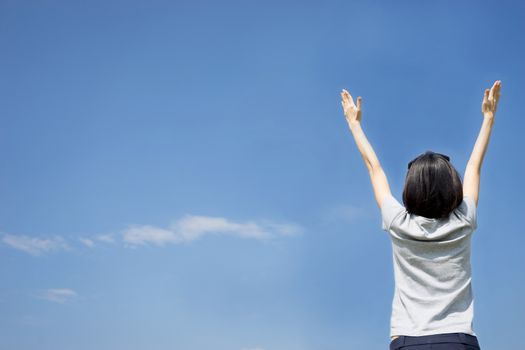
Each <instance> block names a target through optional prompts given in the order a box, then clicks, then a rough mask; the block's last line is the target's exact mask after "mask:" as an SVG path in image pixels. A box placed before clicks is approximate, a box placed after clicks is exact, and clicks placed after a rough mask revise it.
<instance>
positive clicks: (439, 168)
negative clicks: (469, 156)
mask: <svg viewBox="0 0 525 350" xmlns="http://www.w3.org/2000/svg"><path fill="white" fill-rule="evenodd" d="M462 200H463V185H462V183H461V178H460V176H459V174H458V172H457V171H456V169H455V168H454V166H453V165H452V164H451V163H450V158H449V157H448V156H446V155H444V154H440V153H435V152H432V151H426V152H425V153H423V154H421V155H419V156H418V157H416V158H414V159H413V160H412V161H410V163H408V172H407V176H406V179H405V188H404V190H403V203H404V205H405V208H406V209H407V211H408V212H409V213H412V214H416V215H420V216H423V217H426V218H434V219H439V218H447V217H448V216H449V215H450V213H451V212H452V211H453V210H454V209H456V208H457V207H458V206H459V205H460V204H461V201H462Z"/></svg>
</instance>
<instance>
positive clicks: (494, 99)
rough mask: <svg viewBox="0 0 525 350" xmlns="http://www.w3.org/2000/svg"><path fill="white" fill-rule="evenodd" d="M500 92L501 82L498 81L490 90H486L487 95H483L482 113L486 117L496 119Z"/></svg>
mask: <svg viewBox="0 0 525 350" xmlns="http://www.w3.org/2000/svg"><path fill="white" fill-rule="evenodd" d="M500 90H501V80H496V81H495V82H494V85H492V88H491V89H490V90H489V89H485V94H484V95H483V102H482V103H481V112H483V114H484V115H486V116H489V117H494V114H496V108H497V107H498V101H499V96H500Z"/></svg>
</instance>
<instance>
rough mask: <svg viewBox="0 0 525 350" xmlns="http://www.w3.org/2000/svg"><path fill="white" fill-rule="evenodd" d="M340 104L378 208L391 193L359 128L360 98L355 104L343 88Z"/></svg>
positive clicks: (375, 157) (379, 166) (373, 153)
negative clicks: (365, 169) (370, 183)
mask: <svg viewBox="0 0 525 350" xmlns="http://www.w3.org/2000/svg"><path fill="white" fill-rule="evenodd" d="M341 99H342V101H341V104H342V106H343V111H344V115H345V118H346V121H347V122H348V127H349V128H350V131H351V132H352V135H353V136H354V140H355V142H356V144H357V148H358V149H359V152H360V153H361V156H362V157H363V160H364V161H365V165H366V167H367V169H368V173H369V175H370V180H371V181H372V187H373V188H374V195H375V199H376V202H377V205H378V206H379V208H381V204H382V203H383V199H384V198H385V197H386V196H388V195H391V191H390V186H389V185H388V179H387V178H386V174H385V172H384V171H383V168H382V167H381V164H380V163H379V159H377V156H376V154H375V152H374V149H373V148H372V145H371V144H370V142H368V139H367V138H366V135H365V133H364V131H363V129H362V128H361V102H362V98H361V96H359V97H358V98H357V106H356V105H355V104H354V100H353V99H352V96H351V95H350V93H349V92H348V91H346V90H345V89H343V91H342V92H341Z"/></svg>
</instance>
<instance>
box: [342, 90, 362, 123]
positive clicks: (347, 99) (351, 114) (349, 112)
mask: <svg viewBox="0 0 525 350" xmlns="http://www.w3.org/2000/svg"><path fill="white" fill-rule="evenodd" d="M361 101H362V98H361V96H359V97H358V98H357V106H356V105H355V103H354V99H353V98H352V95H350V93H349V92H348V91H346V90H345V89H343V91H342V92H341V105H342V106H343V112H344V114H345V118H346V121H347V122H348V123H349V124H351V123H360V122H361Z"/></svg>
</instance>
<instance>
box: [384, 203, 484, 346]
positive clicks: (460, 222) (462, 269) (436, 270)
mask: <svg viewBox="0 0 525 350" xmlns="http://www.w3.org/2000/svg"><path fill="white" fill-rule="evenodd" d="M381 215H382V228H383V230H384V231H386V232H388V233H389V234H390V238H391V241H392V253H393V261H394V279H395V290H394V298H393V301H392V315H391V318H390V336H394V335H407V336H422V335H430V334H438V333H456V332H462V333H468V334H472V335H476V333H474V331H473V317H474V297H473V293H472V287H471V266H470V246H471V240H470V239H471V234H472V233H473V232H474V230H475V229H476V228H477V217H476V203H475V202H474V200H473V199H472V198H470V197H463V201H462V202H461V204H460V205H459V206H458V207H457V208H456V209H454V211H453V212H452V213H450V216H449V217H448V218H446V219H430V218H426V217H424V216H419V215H415V214H410V213H408V212H407V210H406V208H405V207H404V206H403V205H402V204H401V203H400V202H398V201H397V200H396V199H395V198H394V197H393V196H392V195H389V196H387V197H386V198H385V199H384V201H383V204H382V207H381Z"/></svg>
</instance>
